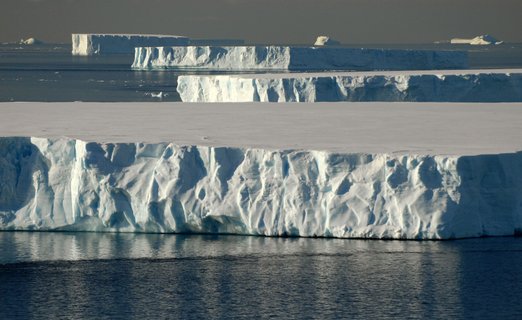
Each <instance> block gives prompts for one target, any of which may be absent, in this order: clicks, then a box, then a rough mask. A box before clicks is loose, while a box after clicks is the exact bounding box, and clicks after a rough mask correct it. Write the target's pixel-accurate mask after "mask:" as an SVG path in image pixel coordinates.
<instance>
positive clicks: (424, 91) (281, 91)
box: [177, 69, 522, 102]
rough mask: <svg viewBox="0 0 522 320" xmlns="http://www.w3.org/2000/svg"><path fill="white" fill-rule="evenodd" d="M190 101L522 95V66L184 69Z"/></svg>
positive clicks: (182, 89)
mask: <svg viewBox="0 0 522 320" xmlns="http://www.w3.org/2000/svg"><path fill="white" fill-rule="evenodd" d="M177 90H178V92H179V94H180V97H181V100H182V101H184V102H251V101H255V102H320V101H418V102H425V101H433V102H517V101H522V69H511V70H469V71H468V70H466V71H429V72H418V71H404V72H383V73H378V72H373V73H316V74H307V73H300V74H253V75H219V76H213V75H210V76H209V75H184V76H180V77H179V78H178V86H177Z"/></svg>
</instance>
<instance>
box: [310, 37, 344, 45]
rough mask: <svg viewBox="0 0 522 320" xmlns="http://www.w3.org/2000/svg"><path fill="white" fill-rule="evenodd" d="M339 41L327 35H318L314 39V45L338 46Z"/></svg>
mask: <svg viewBox="0 0 522 320" xmlns="http://www.w3.org/2000/svg"><path fill="white" fill-rule="evenodd" d="M340 44H341V43H340V42H339V41H337V40H334V39H332V38H330V37H328V36H319V37H317V39H316V40H315V43H314V46H338V45H340Z"/></svg>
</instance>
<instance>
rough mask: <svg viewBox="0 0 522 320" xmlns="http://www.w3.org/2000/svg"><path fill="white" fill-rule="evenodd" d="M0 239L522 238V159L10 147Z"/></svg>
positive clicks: (81, 145)
mask: <svg viewBox="0 0 522 320" xmlns="http://www.w3.org/2000/svg"><path fill="white" fill-rule="evenodd" d="M0 148H1V150H2V153H1V156H0V166H1V170H0V179H1V181H2V184H1V185H0V229H1V230H68V231H112V232H161V233H163V232H189V233H191V232H195V233H212V234H223V233H227V234H230V233H231V234H242V235H266V236H305V237H309V236H320V237H341V238H354V237H355V238H380V239H381V238H391V239H450V238H462V237H479V236H485V235H489V236H506V235H514V234H516V233H520V232H521V230H522V194H521V192H520V190H522V153H520V152H519V153H508V154H496V155H482V156H481V155H478V156H442V155H441V156H438V155H412V154H409V155H408V154H365V153H356V154H335V153H330V152H326V151H325V152H321V151H310V150H303V151H292V150H287V151H284V150H282V151H277V150H262V149H255V148H229V147H208V146H178V145H175V144H170V143H154V144H151V143H97V142H85V141H81V140H74V139H67V138H53V139H51V138H32V137H25V138H24V137H17V138H0Z"/></svg>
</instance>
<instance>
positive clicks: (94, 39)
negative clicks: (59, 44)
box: [72, 34, 189, 56]
mask: <svg viewBox="0 0 522 320" xmlns="http://www.w3.org/2000/svg"><path fill="white" fill-rule="evenodd" d="M188 43H189V39H188V38H186V37H182V36H171V35H147V34H72V54H73V55H80V56H90V55H98V54H114V53H119V54H122V53H127V54H132V53H133V52H134V48H135V47H143V46H179V45H181V46H183V45H187V44H188Z"/></svg>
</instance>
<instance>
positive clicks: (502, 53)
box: [0, 44, 522, 102]
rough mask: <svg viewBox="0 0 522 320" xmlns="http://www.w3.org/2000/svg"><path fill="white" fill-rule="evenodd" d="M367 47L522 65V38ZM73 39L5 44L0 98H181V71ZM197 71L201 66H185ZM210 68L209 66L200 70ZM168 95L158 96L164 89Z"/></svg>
mask: <svg viewBox="0 0 522 320" xmlns="http://www.w3.org/2000/svg"><path fill="white" fill-rule="evenodd" d="M365 47H376V48H383V47H384V48H397V49H429V50H468V51H469V57H470V67H471V68H517V67H522V44H504V45H500V46H478V47H477V46H466V45H465V46H456V45H448V44H427V45H394V46H391V45H365ZM70 52H71V45H70V44H52V45H39V46H21V45H18V44H16V45H13V44H4V45H0V102H5V101H107V102H111V101H121V102H125V101H179V100H180V97H179V95H178V93H177V92H176V84H177V76H178V75H180V74H182V73H183V72H180V71H172V70H170V71H168V70H163V71H160V70H156V71H136V70H132V69H131V67H130V66H131V64H132V61H133V57H132V56H130V55H112V56H99V57H77V56H76V57H75V56H72V55H71V53H70ZM187 73H195V72H185V73H184V74H187ZM199 73H200V74H205V73H208V72H199ZM160 92H161V93H162V97H161V98H158V97H155V96H157V95H158V94H159V93H160Z"/></svg>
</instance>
